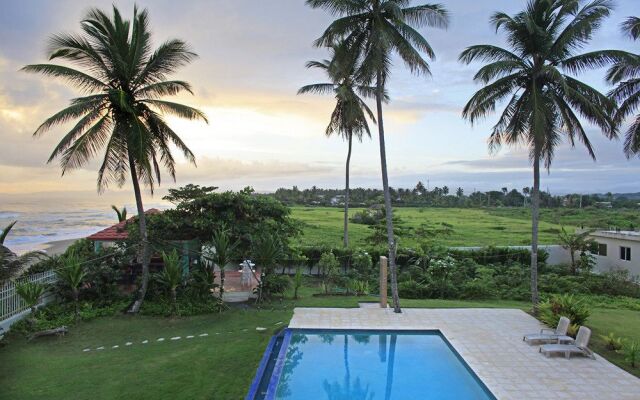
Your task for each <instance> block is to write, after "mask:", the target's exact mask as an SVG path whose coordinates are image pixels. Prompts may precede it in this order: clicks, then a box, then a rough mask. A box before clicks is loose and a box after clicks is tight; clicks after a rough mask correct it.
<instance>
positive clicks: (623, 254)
mask: <svg viewBox="0 0 640 400" xmlns="http://www.w3.org/2000/svg"><path fill="white" fill-rule="evenodd" d="M620 259H621V260H625V261H631V247H624V246H620Z"/></svg>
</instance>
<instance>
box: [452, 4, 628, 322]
mask: <svg viewBox="0 0 640 400" xmlns="http://www.w3.org/2000/svg"><path fill="white" fill-rule="evenodd" d="M610 11H611V4H610V2H608V1H606V0H595V1H593V2H591V3H588V4H586V5H584V6H582V7H581V6H580V4H579V1H575V0H530V1H529V2H528V4H527V7H526V9H525V10H524V11H522V12H519V13H517V14H516V15H514V16H509V15H507V14H505V13H502V12H497V13H495V14H494V15H493V16H492V17H491V24H492V25H493V26H494V27H495V28H496V30H497V31H498V30H500V29H502V30H503V31H504V32H505V34H506V39H507V43H508V45H509V46H508V48H501V47H498V46H492V45H477V46H471V47H468V48H467V49H466V50H464V51H463V52H462V54H461V55H460V60H461V61H462V62H463V63H466V64H469V63H471V62H473V61H476V60H480V61H486V62H488V64H487V65H485V66H483V67H482V68H481V69H480V70H479V71H478V73H477V74H476V75H475V78H474V79H475V80H476V81H477V82H480V83H483V84H485V85H486V86H485V87H484V88H482V89H480V90H479V91H478V92H477V93H475V94H474V95H473V97H472V98H471V99H470V100H469V102H468V103H467V105H466V106H465V108H464V110H463V116H464V117H465V118H466V119H468V120H469V121H471V123H475V122H476V121H477V120H479V119H481V118H483V117H486V116H487V115H489V114H490V113H491V112H493V111H494V110H495V109H496V107H497V106H498V105H499V104H500V102H501V101H503V100H506V99H508V102H507V105H506V107H505V108H504V110H503V112H502V114H501V115H500V117H499V119H498V122H497V123H496V125H495V126H494V127H493V130H492V132H491V135H490V137H489V147H490V149H491V150H493V151H495V150H496V149H498V148H499V147H500V146H501V145H502V144H503V143H504V144H508V145H513V146H515V145H519V144H524V145H526V146H527V147H528V149H529V158H530V160H531V161H532V163H533V190H532V192H531V215H532V216H531V300H532V303H533V308H534V311H537V305H538V302H539V296H538V285H537V282H538V272H537V267H538V217H539V207H540V162H544V166H545V167H546V168H547V170H549V168H550V167H551V162H552V160H553V156H554V153H555V150H556V148H557V146H558V145H559V144H560V142H561V141H562V137H563V135H564V136H566V138H567V139H568V141H569V143H570V144H571V146H574V145H575V141H576V140H578V141H580V142H582V143H583V144H584V146H585V147H586V148H587V152H588V153H589V155H590V156H591V157H592V158H593V159H594V160H595V152H594V149H593V146H592V145H591V142H590V141H589V138H588V136H587V134H586V132H585V130H584V128H583V126H582V122H581V120H580V119H579V118H578V116H577V115H576V111H577V114H578V115H581V116H582V117H583V118H584V119H586V120H587V121H589V122H591V123H593V124H595V125H596V126H598V127H599V128H600V129H601V130H602V132H603V133H604V134H605V135H606V136H607V137H608V138H612V137H615V136H616V135H617V133H616V128H615V123H614V121H613V118H612V114H613V112H614V110H615V105H614V104H613V102H612V101H610V100H609V99H608V98H607V97H606V96H604V95H603V94H601V93H600V92H598V91H597V90H596V89H594V88H592V87H591V86H589V85H587V84H585V83H583V82H581V81H579V80H577V79H576V78H574V77H572V76H570V75H568V74H566V73H565V72H569V73H576V72H579V71H582V70H584V69H587V68H592V67H598V66H601V65H603V63H605V62H608V61H610V60H612V59H613V58H615V54H613V53H614V52H597V53H586V54H577V53H578V51H579V50H580V49H581V48H582V47H583V46H584V45H585V44H586V43H588V42H589V40H590V39H591V36H592V34H593V32H594V31H595V30H596V29H597V28H598V27H599V26H600V24H601V23H602V21H603V20H604V18H606V17H607V16H608V15H609V13H610Z"/></svg>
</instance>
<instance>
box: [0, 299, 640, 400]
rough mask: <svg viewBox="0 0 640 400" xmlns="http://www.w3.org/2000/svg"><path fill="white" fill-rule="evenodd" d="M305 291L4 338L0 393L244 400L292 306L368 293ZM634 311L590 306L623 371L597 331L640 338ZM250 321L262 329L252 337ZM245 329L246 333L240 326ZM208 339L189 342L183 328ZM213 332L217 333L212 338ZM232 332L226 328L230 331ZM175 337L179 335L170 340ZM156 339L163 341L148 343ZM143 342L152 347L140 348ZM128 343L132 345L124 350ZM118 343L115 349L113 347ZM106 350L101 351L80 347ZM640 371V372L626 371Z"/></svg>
mask: <svg viewBox="0 0 640 400" xmlns="http://www.w3.org/2000/svg"><path fill="white" fill-rule="evenodd" d="M316 291H317V289H313V288H309V287H304V288H302V290H301V295H302V298H301V299H298V300H291V299H286V300H283V301H275V302H273V303H271V304H268V305H267V306H266V307H263V309H261V310H257V309H255V308H246V309H242V308H232V309H231V310H229V311H227V312H225V313H222V314H214V315H202V316H195V317H188V318H175V319H169V318H153V317H143V316H136V317H130V316H115V317H107V318H100V319H97V320H94V321H90V322H83V323H79V324H78V325H77V326H74V327H72V328H71V332H70V333H69V334H68V335H67V336H65V337H61V338H42V339H38V340H35V341H33V342H29V343H28V342H26V341H25V340H24V339H23V338H21V337H16V336H13V337H10V338H9V339H10V340H9V343H8V345H7V346H5V347H4V348H1V349H0V388H1V389H0V391H1V392H2V393H0V395H1V396H0V397H2V398H7V399H13V400H26V399H41V398H51V399H58V398H60V399H66V398H73V399H91V400H100V399H225V400H226V399H241V398H243V397H244V396H245V394H246V392H247V390H248V388H249V385H250V383H251V380H252V379H253V375H254V374H255V370H256V368H257V365H258V363H259V360H260V358H261V357H262V353H263V352H264V349H265V347H266V345H267V342H268V341H269V338H270V336H271V334H272V333H273V332H275V330H276V329H277V328H278V327H279V326H280V325H277V323H278V322H283V323H284V324H286V323H287V322H288V321H289V319H290V318H291V316H292V314H293V308H294V307H301V306H304V307H357V303H358V302H361V301H376V298H375V297H351V296H334V297H315V296H312V293H314V292H316ZM402 304H403V306H404V307H425V308H451V307H499V308H520V309H523V310H526V309H527V308H528V307H529V305H528V304H527V303H524V302H517V301H502V300H489V301H458V300H403V302H402ZM639 314H640V313H639V312H637V311H629V310H618V309H594V310H593V313H592V316H591V318H590V319H589V321H588V325H589V326H590V327H592V328H593V330H594V336H593V338H592V340H593V341H594V349H595V350H596V351H598V352H600V354H602V355H604V356H606V357H607V358H609V359H610V360H611V361H612V362H614V363H616V364H619V365H622V366H623V367H625V369H628V370H630V369H629V367H628V366H627V365H626V364H624V363H623V358H622V356H620V355H617V354H614V353H611V352H608V351H606V350H604V343H603V342H602V340H601V339H600V338H599V336H598V335H599V334H605V333H608V332H609V331H614V332H615V333H616V334H618V335H620V336H624V337H628V338H634V339H635V340H640V318H638V316H639ZM257 326H263V327H267V328H268V331H267V332H265V333H259V332H257V331H256V330H255V328H256V327H257ZM244 329H246V332H245V331H243V330H244ZM203 332H207V333H209V336H207V337H202V338H201V337H196V338H194V339H190V340H186V339H184V337H185V336H186V335H190V334H195V335H197V334H200V333H203ZM216 332H220V334H219V335H216V334H215V333H216ZM230 332H232V333H230ZM172 336H182V337H183V339H182V340H179V341H175V342H174V341H170V340H169V338H170V337H172ZM158 337H164V338H166V340H165V342H162V343H158V342H156V341H155V339H157V338H158ZM144 339H149V340H150V343H149V344H146V345H142V344H140V342H141V341H142V340H144ZM127 341H131V342H134V343H135V345H133V346H131V347H130V348H128V347H124V343H125V342H127ZM115 344H118V345H120V348H118V349H115V350H114V349H110V347H111V346H113V345H115ZM100 345H103V346H106V347H107V348H108V349H105V350H103V351H100V352H98V351H91V352H88V353H84V352H83V351H82V349H84V348H87V347H91V348H94V349H95V347H96V346H100ZM631 372H632V373H634V374H635V375H636V376H640V369H638V368H636V369H634V370H633V371H631Z"/></svg>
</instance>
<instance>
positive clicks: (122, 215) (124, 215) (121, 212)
mask: <svg viewBox="0 0 640 400" xmlns="http://www.w3.org/2000/svg"><path fill="white" fill-rule="evenodd" d="M111 209H112V210H113V211H115V212H116V215H117V216H118V222H124V221H126V220H127V207H122V210H120V209H119V208H118V207H116V206H114V205H111Z"/></svg>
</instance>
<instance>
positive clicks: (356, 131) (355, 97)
mask: <svg viewBox="0 0 640 400" xmlns="http://www.w3.org/2000/svg"><path fill="white" fill-rule="evenodd" d="M338 49H339V47H338V46H334V47H332V49H331V60H322V61H309V62H308V63H307V68H318V69H320V70H322V71H324V72H325V73H326V74H327V77H328V78H329V80H330V82H329V83H316V84H313V85H306V86H303V87H301V88H300V90H298V94H303V93H318V94H333V95H334V96H335V99H336V106H335V108H334V109H333V112H332V113H331V120H330V121H329V125H328V126H327V129H326V130H325V134H326V135H327V136H328V137H329V136H331V135H333V134H336V135H340V136H342V138H343V139H344V140H346V141H347V143H348V151H347V162H346V167H345V190H344V193H345V194H344V235H343V241H344V247H349V164H350V162H351V146H352V142H353V136H354V135H355V137H356V138H357V139H358V140H359V141H360V142H362V137H363V136H364V135H365V134H366V135H367V136H368V137H371V132H370V131H369V124H368V123H367V116H368V117H369V118H371V120H372V121H373V122H374V123H375V117H374V116H373V112H371V110H370V109H369V107H368V106H367V104H366V103H365V102H364V100H363V99H362V97H373V96H374V93H375V88H373V87H371V86H366V85H360V84H358V82H357V81H356V77H355V76H354V74H355V65H354V64H353V63H352V62H345V60H344V59H342V57H339V56H338V55H337V54H336V52H337V51H338ZM361 96H362V97H361Z"/></svg>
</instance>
